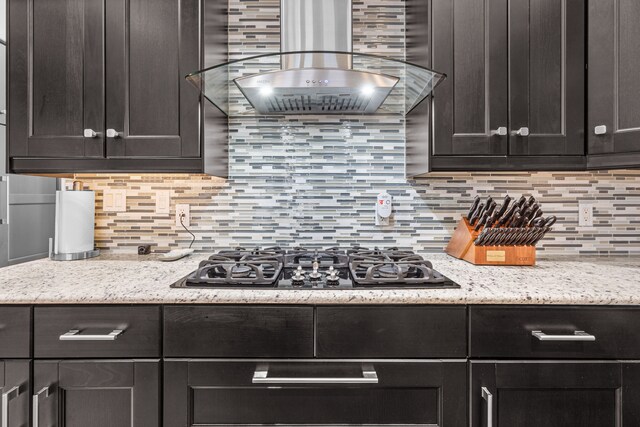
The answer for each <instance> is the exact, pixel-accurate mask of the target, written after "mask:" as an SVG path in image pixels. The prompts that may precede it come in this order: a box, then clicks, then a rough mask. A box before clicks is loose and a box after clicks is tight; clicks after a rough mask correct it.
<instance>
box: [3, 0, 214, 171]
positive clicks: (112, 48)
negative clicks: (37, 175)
mask: <svg viewBox="0 0 640 427" xmlns="http://www.w3.org/2000/svg"><path fill="white" fill-rule="evenodd" d="M8 10H9V21H10V24H11V25H10V26H9V39H10V40H11V42H10V45H9V61H8V63H9V66H8V70H9V102H10V105H9V138H8V140H9V141H10V144H9V157H10V165H11V167H12V170H13V171H14V172H27V173H28V172H44V173H48V172H52V173H55V172H82V171H88V172H91V171H96V172H98V171H122V172H125V171H138V172H145V171H149V172H151V171H158V172H162V171H167V172H179V171H185V172H201V171H202V156H201V149H200V147H201V142H200V118H199V117H200V95H199V93H198V91H197V90H196V89H195V88H193V87H190V85H189V83H188V82H187V81H186V80H185V79H184V76H185V75H186V74H188V73H189V72H192V71H194V70H197V69H198V68H200V28H201V25H200V5H199V1H198V0H156V1H147V0H114V1H105V0H86V1H66V0H33V1H31V2H24V1H22V0H9V8H8ZM42 159H46V160H42ZM54 159H55V160H54Z"/></svg>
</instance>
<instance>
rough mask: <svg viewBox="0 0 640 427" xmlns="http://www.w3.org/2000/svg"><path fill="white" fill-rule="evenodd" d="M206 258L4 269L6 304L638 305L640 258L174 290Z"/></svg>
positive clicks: (0, 285)
mask: <svg viewBox="0 0 640 427" xmlns="http://www.w3.org/2000/svg"><path fill="white" fill-rule="evenodd" d="M206 256H207V255H206V254H194V255H192V256H190V257H187V258H184V259H182V260H179V261H175V262H170V263H165V262H160V261H158V260H157V256H154V255H147V256H141V257H138V256H137V255H101V256H100V257H98V258H94V259H91V260H86V261H71V262H56V261H50V260H38V261H32V262H29V263H25V264H20V265H16V266H12V267H6V268H2V269H0V304H93V303H95V304H99V303H102V304H131V303H138V304H143V303H149V304H150V303H162V304H206V303H209V304H211V303H218V304H221V303H226V304H618V305H631V304H640V257H629V258H600V257H599V258H595V257H593V258H592V257H585V258H556V259H553V260H551V259H542V260H539V261H538V264H537V265H536V266H535V267H479V266H474V265H471V264H468V263H467V262H465V261H460V260H457V259H454V258H451V257H449V256H447V255H444V254H428V255H425V256H426V257H427V258H428V259H430V260H431V261H432V262H433V265H434V267H435V268H436V270H438V271H440V272H441V273H443V274H445V275H446V276H448V277H450V278H451V279H453V280H454V281H456V282H457V283H458V284H460V286H461V288H460V289H439V290H434V289H425V290H415V289H412V290H391V289H389V290H381V289H375V290H353V291H347V290H280V291H279V290H275V289H259V290H233V289H198V290H195V289H173V288H170V287H169V285H170V284H171V283H173V282H175V281H177V280H178V279H180V278H182V277H184V276H185V275H187V274H188V273H190V272H191V271H193V270H194V269H195V266H196V265H197V264H198V262H199V261H200V260H202V259H205V258H206Z"/></svg>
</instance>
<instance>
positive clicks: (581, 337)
mask: <svg viewBox="0 0 640 427" xmlns="http://www.w3.org/2000/svg"><path fill="white" fill-rule="evenodd" d="M531 335H533V336H534V337H536V338H538V339H539V340H540V341H595V340H596V337H595V335H591V334H588V333H586V332H585V331H575V332H574V333H573V335H547V334H545V333H544V332H542V331H531Z"/></svg>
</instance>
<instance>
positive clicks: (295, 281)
mask: <svg viewBox="0 0 640 427" xmlns="http://www.w3.org/2000/svg"><path fill="white" fill-rule="evenodd" d="M291 284H292V285H293V286H302V285H304V274H303V273H302V267H301V266H298V268H297V269H296V274H294V275H293V277H292V278H291Z"/></svg>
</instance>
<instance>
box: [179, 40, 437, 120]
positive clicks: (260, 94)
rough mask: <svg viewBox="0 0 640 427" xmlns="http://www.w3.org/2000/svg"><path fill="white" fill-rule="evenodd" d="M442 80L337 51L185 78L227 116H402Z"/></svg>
mask: <svg viewBox="0 0 640 427" xmlns="http://www.w3.org/2000/svg"><path fill="white" fill-rule="evenodd" d="M445 77H446V76H445V75H444V74H442V73H438V72H435V71H432V70H430V69H427V68H424V67H421V66H418V65H415V64H411V63H408V62H404V61H400V60H396V59H392V58H386V57H382V56H377V55H370V54H360V53H351V52H337V51H300V52H283V53H272V54H266V55H259V56H254V57H251V58H246V59H241V60H237V61H231V62H227V63H224V64H220V65H216V66H214V67H210V68H207V69H204V70H200V71H196V72H194V73H192V74H189V75H188V76H187V77H186V78H187V80H188V81H189V82H191V83H192V84H193V85H195V86H196V87H197V88H198V89H199V90H201V91H202V93H203V94H204V96H205V97H206V98H207V99H208V100H209V101H210V102H211V103H212V104H213V105H215V106H216V107H217V108H218V109H220V111H222V112H223V113H225V114H226V115H228V116H230V117H238V116H266V115H278V116H281V115H300V114H315V115H325V114H336V115H354V114H356V115H363V114H366V115H371V114H393V115H406V114H407V113H409V112H410V111H411V110H412V109H414V108H415V107H416V106H417V105H418V104H420V102H422V101H423V100H424V99H425V98H426V97H427V96H429V94H430V93H431V91H432V90H433V89H434V88H435V87H436V86H437V85H438V83H440V82H441V81H442V80H443V79H444V78H445Z"/></svg>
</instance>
